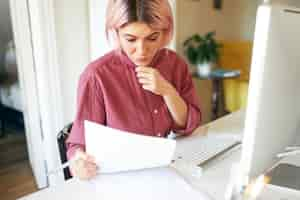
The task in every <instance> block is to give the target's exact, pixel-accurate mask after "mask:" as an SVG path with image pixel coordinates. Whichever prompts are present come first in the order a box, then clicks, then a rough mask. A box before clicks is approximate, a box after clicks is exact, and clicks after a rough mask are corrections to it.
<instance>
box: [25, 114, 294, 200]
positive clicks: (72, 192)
mask: <svg viewBox="0 0 300 200" xmlns="http://www.w3.org/2000/svg"><path fill="white" fill-rule="evenodd" d="M244 118H245V112H244V111H239V112H236V113H233V114H230V115H227V116H225V117H223V118H220V119H218V120H216V121H214V122H212V123H209V124H207V125H205V126H204V127H208V129H207V134H226V135H228V134H229V135H232V136H235V137H241V136H242V133H243V127H244V124H243V122H244ZM203 130H204V129H203V127H199V128H198V129H197V130H195V133H196V134H197V133H199V132H201V131H203ZM240 153H241V151H240V150H239V149H238V148H235V149H232V150H230V151H229V152H227V153H225V154H223V155H222V156H220V157H218V158H217V159H215V160H213V161H212V162H210V163H209V165H208V166H206V168H205V169H204V170H203V175H202V176H201V177H200V178H195V177H192V176H191V175H190V174H189V173H188V172H185V171H180V170H179V173H181V174H182V175H183V176H184V178H185V179H186V180H187V181H188V182H189V183H190V184H191V185H192V186H193V187H194V188H196V189H197V190H199V191H205V192H206V193H208V194H209V196H211V197H213V198H214V199H216V200H222V199H224V194H225V190H226V186H227V183H228V180H229V173H228V172H229V171H230V170H231V166H232V164H233V163H235V162H238V161H239V159H240ZM287 162H288V161H287ZM298 163H300V159H299V162H298ZM89 186H90V185H89V184H88V183H86V182H82V181H79V180H77V179H71V180H69V181H67V182H65V183H64V184H62V185H60V186H55V187H51V188H47V189H44V190H41V191H39V192H36V193H34V194H31V195H28V196H25V197H23V198H21V199H20V200H40V199H43V200H47V199H49V200H50V199H51V200H52V199H74V200H79V199H91V200H92V199H96V197H95V191H93V188H91V187H89ZM274 190H275V189H274V187H268V188H267V189H265V192H264V195H262V196H263V197H262V198H259V199H261V200H265V199H272V200H274V198H273V197H274ZM271 197H272V198H271ZM296 199H300V198H298V197H297V198H295V199H294V198H291V199H288V200H296ZM278 200H279V199H278Z"/></svg>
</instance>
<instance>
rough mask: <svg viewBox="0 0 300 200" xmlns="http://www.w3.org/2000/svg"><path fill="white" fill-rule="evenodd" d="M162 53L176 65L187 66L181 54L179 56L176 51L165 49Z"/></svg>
mask: <svg viewBox="0 0 300 200" xmlns="http://www.w3.org/2000/svg"><path fill="white" fill-rule="evenodd" d="M162 53H163V54H164V56H165V57H167V58H168V59H169V60H170V61H172V62H175V63H174V64H180V65H185V64H186V61H185V59H184V58H183V57H182V56H181V55H180V54H178V53H177V52H176V51H174V50H172V49H168V48H164V49H163V50H162Z"/></svg>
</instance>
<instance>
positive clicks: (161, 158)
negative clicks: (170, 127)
mask: <svg viewBox="0 0 300 200" xmlns="http://www.w3.org/2000/svg"><path fill="white" fill-rule="evenodd" d="M84 126H85V142H86V152H87V153H88V154H90V155H92V156H94V157H95V159H96V163H97V164H98V165H99V168H100V173H114V172H121V171H129V170H139V169H145V168H153V167H161V166H167V165H169V164H170V162H171V159H172V157H173V154H174V151H175V147H176V141H175V140H171V139H166V138H158V137H151V136H143V135H138V134H134V133H129V132H125V131H120V130H116V129H112V128H109V127H107V126H103V125H100V124H96V123H93V122H90V121H85V123H84Z"/></svg>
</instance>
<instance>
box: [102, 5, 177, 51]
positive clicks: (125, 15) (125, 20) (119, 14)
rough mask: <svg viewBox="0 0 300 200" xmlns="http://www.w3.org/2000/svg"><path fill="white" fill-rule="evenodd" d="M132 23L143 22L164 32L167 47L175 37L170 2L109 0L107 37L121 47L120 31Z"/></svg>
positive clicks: (164, 44)
mask: <svg viewBox="0 0 300 200" xmlns="http://www.w3.org/2000/svg"><path fill="white" fill-rule="evenodd" d="M132 22H143V23H146V24H148V25H149V26H150V27H151V28H153V29H158V30H162V31H163V33H164V43H163V46H166V45H168V44H169V43H170V41H171V39H172V37H173V31H174V22H173V16H172V11H171V6H170V4H169V1H168V0H109V2H108V6H107V9H106V25H105V30H106V37H107V39H108V40H109V41H110V40H111V39H112V40H113V41H114V43H115V46H116V47H117V48H119V47H120V43H119V38H118V33H117V31H118V29H119V28H121V27H122V26H125V25H126V24H129V23H132Z"/></svg>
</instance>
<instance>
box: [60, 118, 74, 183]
mask: <svg viewBox="0 0 300 200" xmlns="http://www.w3.org/2000/svg"><path fill="white" fill-rule="evenodd" d="M72 125H73V123H70V124H68V125H66V126H65V127H64V128H63V129H62V130H61V131H60V132H59V133H58V134H57V143H58V148H59V153H60V159H61V163H62V164H63V163H65V162H67V161H68V159H67V147H66V143H65V141H66V140H67V138H68V136H69V134H70V132H71V129H72ZM63 171H64V177H65V180H67V179H69V178H71V177H72V176H71V173H70V170H69V167H67V168H65V169H64V170H63Z"/></svg>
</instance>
